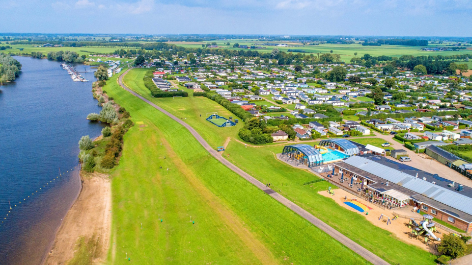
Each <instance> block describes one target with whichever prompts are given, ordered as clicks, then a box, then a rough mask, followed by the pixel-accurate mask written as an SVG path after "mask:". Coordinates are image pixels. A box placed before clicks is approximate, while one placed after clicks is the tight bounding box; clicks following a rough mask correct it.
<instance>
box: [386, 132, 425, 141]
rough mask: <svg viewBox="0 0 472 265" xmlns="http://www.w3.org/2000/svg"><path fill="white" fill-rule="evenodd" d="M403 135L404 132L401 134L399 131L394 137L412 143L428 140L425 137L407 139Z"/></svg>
mask: <svg viewBox="0 0 472 265" xmlns="http://www.w3.org/2000/svg"><path fill="white" fill-rule="evenodd" d="M403 136H404V134H402V135H400V134H398V133H397V134H395V136H394V137H393V138H395V139H398V140H400V141H403V142H410V143H419V142H424V141H426V140H425V139H423V138H421V139H418V140H411V139H406V138H404V137H403Z"/></svg>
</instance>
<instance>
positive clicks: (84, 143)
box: [79, 135, 93, 151]
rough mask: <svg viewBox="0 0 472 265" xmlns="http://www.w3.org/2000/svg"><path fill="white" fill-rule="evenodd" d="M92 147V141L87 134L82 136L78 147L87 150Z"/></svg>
mask: <svg viewBox="0 0 472 265" xmlns="http://www.w3.org/2000/svg"><path fill="white" fill-rule="evenodd" d="M92 148H93V142H92V140H91V139H90V137H89V136H88V135H86V136H82V138H80V141H79V149H80V150H82V151H87V150H90V149H92Z"/></svg>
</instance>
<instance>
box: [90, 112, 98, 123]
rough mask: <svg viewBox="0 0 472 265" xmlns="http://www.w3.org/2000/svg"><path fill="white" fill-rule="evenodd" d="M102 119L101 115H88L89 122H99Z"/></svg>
mask: <svg viewBox="0 0 472 265" xmlns="http://www.w3.org/2000/svg"><path fill="white" fill-rule="evenodd" d="M99 119H100V114H97V113H90V114H89V115H87V120H89V121H98V120H99Z"/></svg>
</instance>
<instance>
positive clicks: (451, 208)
mask: <svg viewBox="0 0 472 265" xmlns="http://www.w3.org/2000/svg"><path fill="white" fill-rule="evenodd" d="M331 174H332V178H333V180H335V181H338V180H339V182H340V184H341V185H343V186H345V187H347V188H349V189H351V190H352V191H354V192H357V193H359V194H361V195H363V196H367V197H368V198H371V200H374V201H375V200H377V201H380V202H381V203H383V204H384V205H385V203H386V202H388V205H390V206H393V207H402V206H405V205H407V204H408V205H411V206H416V207H418V208H419V209H420V210H421V211H423V212H425V213H428V214H431V215H432V216H434V217H435V218H437V219H440V220H442V221H444V222H446V223H449V224H451V225H453V226H455V227H457V228H459V229H462V230H464V231H467V232H472V225H471V223H472V188H470V187H467V186H464V185H461V184H457V183H454V182H453V181H450V180H447V179H444V178H442V177H440V176H438V175H437V174H430V173H427V172H424V171H421V170H419V169H416V168H413V167H411V166H408V165H405V164H402V163H398V162H395V161H393V160H389V159H387V158H385V157H380V156H372V155H369V156H351V157H349V158H347V159H345V160H343V161H339V162H336V163H334V168H333V171H332V173H331Z"/></svg>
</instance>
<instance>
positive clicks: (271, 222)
mask: <svg viewBox="0 0 472 265" xmlns="http://www.w3.org/2000/svg"><path fill="white" fill-rule="evenodd" d="M141 80H142V79H136V78H133V79H131V80H130V79H128V80H125V81H127V84H128V85H130V84H131V83H141V85H142V81H141ZM104 89H105V90H106V91H107V94H108V95H110V96H113V98H114V99H115V100H116V102H117V103H118V104H120V105H121V106H123V107H125V108H126V109H127V110H128V111H129V112H130V113H131V115H132V119H133V120H134V122H135V123H136V124H137V125H139V126H134V127H132V128H131V129H130V130H129V132H128V133H127V134H126V135H125V136H124V143H125V144H124V149H123V154H122V158H121V162H120V164H119V165H118V167H117V168H116V169H115V170H114V171H113V172H112V194H113V209H112V215H113V217H112V218H113V227H112V238H111V241H110V242H111V245H110V247H111V249H110V251H109V254H108V260H109V262H111V263H113V264H122V263H123V264H124V263H127V262H128V261H126V260H125V259H123V258H122V257H124V255H125V253H128V256H129V257H130V258H131V260H132V261H135V262H136V263H140V264H141V263H148V262H151V261H152V262H154V263H168V262H173V263H189V262H192V263H250V264H260V263H264V264H278V263H312V262H313V261H317V262H320V263H330V262H333V260H336V262H342V263H349V264H365V263H366V261H365V260H363V259H362V258H360V257H359V256H358V255H357V254H355V253H354V252H352V251H351V250H349V249H347V248H345V247H344V246H342V245H341V244H340V243H339V242H337V241H336V240H334V239H333V238H331V237H330V236H328V235H326V234H325V233H323V232H321V231H320V230H319V229H318V228H316V227H314V226H313V225H311V224H310V223H308V222H307V221H306V220H304V219H303V218H301V217H300V216H298V215H296V214H295V213H293V212H292V211H291V210H289V209H288V208H286V207H284V206H282V205H281V204H279V203H278V202H276V201H275V200H273V199H272V198H271V197H269V196H268V195H267V194H265V193H264V192H262V191H260V190H259V189H257V188H256V187H254V186H252V185H251V184H250V183H248V182H247V181H245V180H244V179H242V178H241V177H239V176H238V175H236V174H235V173H233V172H232V171H231V170H230V169H228V168H227V167H225V166H224V165H222V164H221V163H219V162H218V161H217V160H216V159H214V158H213V157H212V156H210V155H209V154H208V152H207V151H206V150H205V149H204V148H203V147H202V146H201V145H200V144H199V143H198V142H197V141H196V139H195V138H194V137H193V136H192V135H191V134H190V133H189V132H188V131H187V130H186V129H185V128H184V127H182V126H181V125H180V124H178V123H177V122H175V121H173V120H172V119H170V118H169V117H167V116H165V115H164V114H162V113H161V112H159V111H157V110H156V109H154V108H152V107H151V106H149V105H148V104H146V103H145V102H143V101H141V100H139V99H138V98H136V97H134V96H132V95H131V94H130V93H128V92H126V91H125V90H123V89H121V88H120V87H119V85H118V84H117V83H116V77H112V78H111V80H109V81H108V82H107V85H106V86H105V88H104ZM139 89H140V90H141V91H145V92H146V95H147V96H149V97H150V98H151V99H153V101H158V102H161V101H167V102H168V101H172V99H155V98H152V97H151V96H150V95H149V92H148V91H147V89H146V88H145V87H144V86H143V87H140V88H139ZM185 99H188V101H187V102H188V104H186V105H185V106H182V105H181V108H185V109H186V110H185V111H183V113H185V114H186V115H190V110H188V106H189V105H190V107H197V106H195V105H192V104H191V103H190V102H189V101H190V99H191V98H185ZM176 100H177V99H176ZM197 100H202V102H204V101H203V100H206V101H207V102H210V103H207V105H213V106H218V105H217V104H216V103H214V102H212V101H210V100H208V99H206V98H198V99H197ZM181 102H182V103H183V102H184V101H183V100H182V99H181ZM174 111H178V110H174ZM200 112H201V111H198V112H197V113H200ZM195 115H198V114H195ZM179 117H182V115H181V116H179ZM186 121H189V119H187V120H186ZM189 122H190V121H189ZM193 122H194V123H197V122H198V121H193ZM205 122H206V123H208V124H210V123H209V122H207V121H204V119H201V123H203V124H204V123H205ZM212 126H213V130H215V128H216V127H215V126H214V125H212ZM201 127H205V125H202V126H201ZM217 133H221V131H218V132H217ZM233 133H234V131H233ZM161 220H162V221H161ZM320 245H323V248H320V247H319V246H320Z"/></svg>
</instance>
